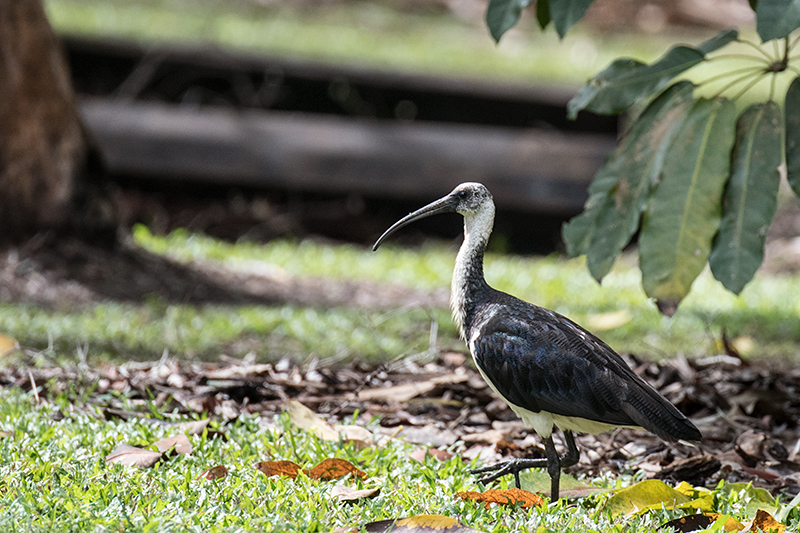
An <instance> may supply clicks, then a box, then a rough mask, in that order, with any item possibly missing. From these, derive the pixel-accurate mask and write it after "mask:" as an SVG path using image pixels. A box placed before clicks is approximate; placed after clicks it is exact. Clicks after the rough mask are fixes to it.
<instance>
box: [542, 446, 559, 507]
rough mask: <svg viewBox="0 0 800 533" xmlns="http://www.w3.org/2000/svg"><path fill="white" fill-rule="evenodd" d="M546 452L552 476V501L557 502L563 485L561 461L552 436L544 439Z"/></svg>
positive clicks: (549, 472)
mask: <svg viewBox="0 0 800 533" xmlns="http://www.w3.org/2000/svg"><path fill="white" fill-rule="evenodd" d="M544 451H545V452H546V453H547V473H548V474H550V501H556V500H558V488H559V484H560V483H561V459H560V458H559V457H558V450H556V444H555V443H554V442H553V436H552V435H550V436H549V437H547V438H546V439H544Z"/></svg>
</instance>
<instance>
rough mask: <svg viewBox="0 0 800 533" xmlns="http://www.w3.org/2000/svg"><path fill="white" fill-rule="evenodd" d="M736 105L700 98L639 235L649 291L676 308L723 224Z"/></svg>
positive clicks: (679, 136) (668, 307)
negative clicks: (721, 210)
mask: <svg viewBox="0 0 800 533" xmlns="http://www.w3.org/2000/svg"><path fill="white" fill-rule="evenodd" d="M735 122H736V105H735V104H734V103H733V102H732V101H731V100H728V99H725V98H716V99H713V100H708V99H700V100H698V101H697V102H696V103H695V104H694V106H693V107H692V109H691V110H690V113H689V116H688V117H687V119H686V120H685V121H684V123H683V127H682V128H681V130H680V131H679V132H678V134H677V136H676V138H675V142H673V143H672V145H671V146H670V147H669V153H668V154H667V157H666V160H665V162H664V168H663V170H662V172H661V179H660V181H659V183H658V184H657V186H656V188H655V192H654V193H653V194H652V196H651V200H650V202H649V205H648V208H647V211H646V212H645V215H644V220H643V223H642V232H641V235H640V236H639V264H640V268H641V270H642V285H643V287H644V290H645V293H647V295H648V296H650V297H651V298H655V299H656V300H657V303H658V305H659V309H661V311H662V312H664V313H666V314H672V313H673V312H674V311H675V309H677V306H678V303H679V302H680V301H681V300H682V299H683V297H684V296H686V294H688V293H689V289H690V288H691V286H692V282H694V280H695V278H696V277H697V276H698V274H700V272H702V270H703V268H704V266H705V264H706V260H707V259H708V255H709V252H710V250H711V241H712V239H713V237H714V235H715V234H716V233H717V229H718V228H719V224H720V200H721V197H722V191H723V188H724V186H725V181H726V179H727V177H728V175H729V173H730V152H731V147H732V146H733V141H734V134H735V130H734V126H735Z"/></svg>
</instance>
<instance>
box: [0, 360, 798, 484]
mask: <svg viewBox="0 0 800 533" xmlns="http://www.w3.org/2000/svg"><path fill="white" fill-rule="evenodd" d="M464 359H465V357H464V356H463V354H450V353H447V354H441V356H440V358H439V361H438V362H436V363H428V364H425V365H418V364H416V363H414V362H413V361H407V362H405V364H403V365H401V366H399V367H393V368H388V367H386V368H384V367H381V368H373V367H365V366H362V365H360V364H355V365H352V366H348V367H340V368H313V369H309V370H306V369H304V368H303V367H301V366H298V365H296V364H293V363H291V362H289V361H286V360H285V361H282V362H280V363H278V364H274V365H273V364H253V363H252V362H248V361H240V360H234V359H229V358H228V359H225V360H223V361H220V362H217V363H207V362H206V363H201V362H182V361H178V360H174V359H164V360H162V361H158V362H151V363H127V364H125V365H121V366H106V367H102V368H85V367H84V368H78V367H72V368H28V367H24V368H8V367H7V368H4V369H0V386H2V387H19V388H22V389H24V390H30V389H31V387H32V383H38V384H43V383H48V389H47V390H42V387H39V389H40V390H39V394H40V395H42V396H44V397H45V398H46V395H47V394H48V391H58V390H69V387H70V386H71V387H73V388H74V389H76V390H80V389H81V388H84V389H85V390H92V393H91V396H90V398H89V401H90V402H92V403H94V404H95V405H97V406H99V407H100V408H101V409H102V412H103V413H104V414H105V416H106V417H107V418H131V417H137V418H141V419H143V420H150V419H149V418H148V413H149V411H148V409H147V407H146V406H147V404H148V402H150V401H151V399H154V400H153V401H154V403H155V405H156V406H157V407H158V408H159V409H160V410H161V411H162V412H171V413H176V414H177V415H185V416H186V417H200V418H212V419H216V420H217V421H218V422H219V423H220V424H223V425H224V424H225V423H226V421H228V420H232V419H235V418H237V417H238V416H240V415H242V414H253V413H259V414H261V415H262V417H261V418H262V420H266V421H269V420H271V417H272V415H275V414H278V413H280V412H281V411H283V410H284V409H285V407H286V405H287V402H289V401H290V400H293V401H297V402H302V404H303V405H304V406H306V407H307V408H308V410H309V411H308V412H309V413H311V416H310V417H308V416H307V415H308V413H306V416H307V420H306V422H303V423H308V424H311V425H310V426H309V427H320V428H327V430H326V431H323V433H324V434H327V436H328V438H331V439H336V440H338V439H339V438H344V439H345V440H346V439H348V438H352V436H350V435H349V433H348V431H350V430H348V429H347V428H353V429H355V428H357V431H358V433H357V435H358V437H357V439H368V438H371V436H370V435H369V434H370V431H366V430H364V427H363V426H366V425H367V423H369V422H370V421H371V420H372V419H373V417H378V418H379V419H380V425H379V426H378V427H377V428H375V429H374V430H373V431H372V432H373V433H375V434H376V436H381V435H383V438H389V436H394V435H397V436H399V438H403V439H405V440H407V441H409V442H412V443H418V444H420V445H423V446H424V447H430V448H447V450H448V451H449V452H450V453H456V454H459V455H461V456H462V457H464V458H465V459H471V458H474V457H480V458H481V459H482V460H483V461H484V462H493V461H497V460H501V459H503V458H507V457H543V456H544V449H543V447H542V444H541V441H540V439H539V438H538V436H536V435H535V434H533V433H532V432H528V431H526V430H525V429H524V428H523V427H522V424H521V422H519V420H518V419H517V418H516V416H515V415H514V413H513V412H511V410H510V409H508V408H507V407H506V406H505V404H504V403H502V402H501V401H500V400H498V399H497V398H496V397H495V396H494V394H493V393H492V392H491V390H490V389H489V387H487V386H486V385H485V383H484V382H483V381H482V379H481V378H480V376H479V375H478V373H477V372H476V371H475V370H474V369H473V368H472V367H470V366H466V365H463V364H462V362H463V361H464ZM628 362H629V363H630V364H631V366H632V368H634V369H635V370H636V372H637V373H639V374H640V375H642V376H644V377H645V378H646V379H647V380H648V381H649V382H650V383H652V384H653V385H654V386H655V387H656V388H657V389H659V390H660V391H661V392H662V393H663V394H664V395H665V396H666V397H667V398H668V399H669V400H670V401H672V402H673V403H675V405H677V407H678V408H679V409H680V410H681V411H683V412H684V413H686V414H687V415H689V416H690V417H691V418H692V420H693V421H694V422H695V423H696V424H697V426H698V428H699V429H700V430H701V432H702V433H703V436H704V440H703V441H702V442H701V443H699V444H697V445H694V446H692V445H688V444H682V443H677V444H670V443H666V442H663V441H662V440H660V439H659V438H657V437H655V436H653V435H650V434H649V433H647V432H644V431H640V430H633V429H620V430H617V431H614V432H612V433H605V434H600V435H596V436H595V435H579V436H578V437H577V442H578V447H579V449H580V450H581V459H580V462H579V463H578V464H577V465H576V466H574V467H572V468H570V469H568V472H569V473H571V474H573V475H578V474H588V475H597V474H600V473H603V472H611V473H619V472H621V471H623V470H625V471H631V470H633V471H636V470H641V471H644V472H645V474H646V476H647V477H650V478H660V479H665V480H669V481H688V482H690V483H692V484H693V485H706V486H713V485H714V484H716V483H717V482H718V481H719V480H720V479H725V480H727V481H730V482H736V481H742V482H752V483H753V484H754V485H755V486H758V487H764V488H767V489H769V490H771V491H773V492H774V491H777V490H780V489H786V490H787V491H788V492H789V493H796V492H798V491H800V462H798V455H800V425H799V421H800V370H797V369H790V370H786V371H781V370H777V369H772V368H770V367H768V366H766V365H763V364H758V363H752V364H749V365H743V364H741V363H737V362H736V359H735V358H731V357H727V358H718V359H713V360H707V361H687V360H685V359H677V360H674V361H665V362H663V363H653V362H646V361H641V360H638V359H636V358H632V357H628ZM312 371H313V376H312V375H311V373H312ZM420 383H424V384H425V385H424V386H421V387H419V386H418V387H417V388H416V389H413V390H416V394H411V393H410V392H408V395H406V396H404V397H403V400H404V401H403V402H398V401H395V399H394V398H392V397H391V396H387V395H380V394H372V393H370V394H368V395H367V398H366V399H365V398H362V397H361V395H360V391H373V390H380V389H382V388H385V389H390V388H391V390H395V391H396V390H403V391H411V390H412V388H411V387H403V386H404V385H408V384H420ZM92 387H94V388H93V389H92ZM397 387H403V388H402V389H398V388H397ZM110 391H115V392H120V393H122V394H124V395H126V397H127V398H128V402H127V403H128V405H132V406H134V410H133V411H131V410H125V409H122V406H121V404H120V403H118V402H119V400H116V399H115V396H114V395H111V394H108V392H110ZM290 405H291V404H290ZM136 406H139V407H141V411H140V412H137V411H136V410H135V408H136ZM128 409H130V408H128ZM356 412H358V415H357V417H356V421H355V422H356V424H355V425H354V424H352V421H353V414H354V413H356ZM299 418H300V419H303V417H302V416H301V417H299ZM343 419H347V420H348V424H346V425H337V424H336V423H335V422H337V421H340V420H343ZM152 422H153V423H154V424H165V423H169V422H164V421H156V420H152ZM267 423H268V422H267ZM183 424H184V426H181V427H182V430H181V431H187V430H193V431H195V432H203V431H208V427H207V422H199V423H198V422H190V423H189V424H190V425H186V423H183ZM191 424H193V425H195V426H197V427H194V426H191ZM320 431H321V430H320ZM328 433H329V434H328ZM321 436H322V437H323V438H325V436H324V435H321ZM422 458H423V459H424V457H422Z"/></svg>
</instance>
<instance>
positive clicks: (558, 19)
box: [550, 0, 593, 37]
mask: <svg viewBox="0 0 800 533" xmlns="http://www.w3.org/2000/svg"><path fill="white" fill-rule="evenodd" d="M592 2H593V0H550V16H551V17H552V19H553V22H554V23H555V26H556V31H557V32H558V35H559V36H561V37H564V35H566V34H567V31H568V30H569V29H570V28H571V27H572V26H573V25H574V24H575V23H576V22H578V21H579V20H580V19H581V17H583V14H584V13H586V10H587V9H589V6H590V5H591V3H592Z"/></svg>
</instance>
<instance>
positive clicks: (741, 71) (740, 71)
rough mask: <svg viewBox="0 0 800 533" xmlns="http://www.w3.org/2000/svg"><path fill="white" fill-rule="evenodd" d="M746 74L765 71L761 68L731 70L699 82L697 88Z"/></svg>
mask: <svg viewBox="0 0 800 533" xmlns="http://www.w3.org/2000/svg"><path fill="white" fill-rule="evenodd" d="M745 72H750V73H753V74H755V73H756V72H764V69H763V68H761V67H742V68H740V69H736V70H731V71H728V72H722V73H720V74H717V75H715V76H711V77H710V78H707V79H705V80H703V81H701V82H699V83H698V84H697V86H698V87H702V86H703V85H708V84H709V83H713V82H715V81H718V80H722V79H725V78H727V77H728V76H737V75H739V74H744V73H745Z"/></svg>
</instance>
